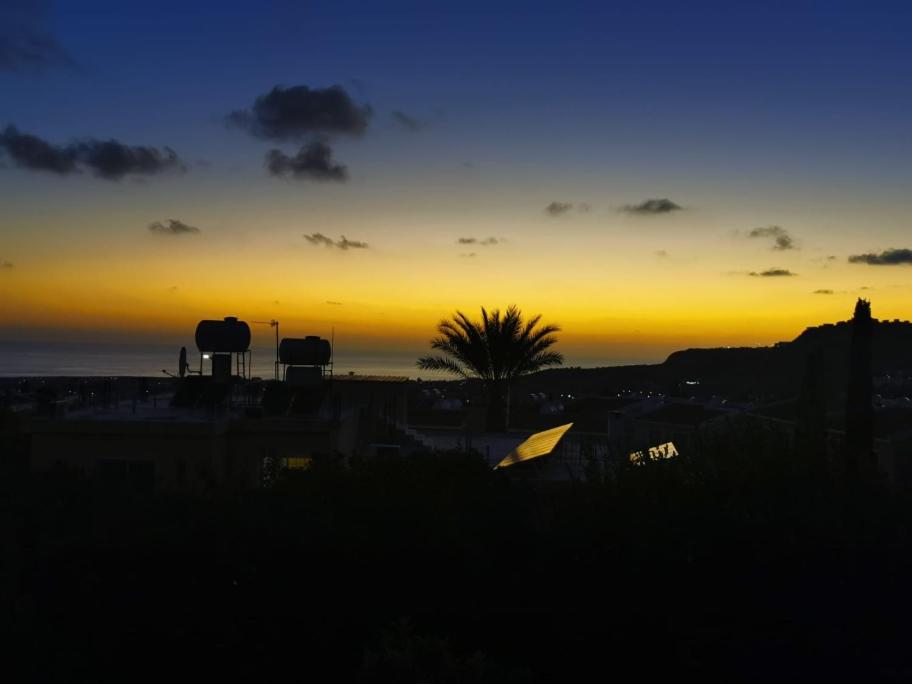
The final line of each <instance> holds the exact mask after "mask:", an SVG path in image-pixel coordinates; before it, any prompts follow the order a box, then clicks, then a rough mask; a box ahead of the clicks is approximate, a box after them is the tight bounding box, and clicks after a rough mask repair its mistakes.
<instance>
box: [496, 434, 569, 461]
mask: <svg viewBox="0 0 912 684" xmlns="http://www.w3.org/2000/svg"><path fill="white" fill-rule="evenodd" d="M572 427H573V423H567V424H566V425H561V426H560V427H556V428H551V429H550V430H544V431H542V432H536V433H535V434H534V435H532V436H531V437H529V439H527V440H526V441H525V442H523V443H522V444H520V445H519V446H518V447H516V448H515V449H513V451H511V452H510V453H509V454H507V455H506V456H505V457H504V459H503V460H502V461H501V462H500V463H498V464H497V465H496V466H494V468H495V469H497V468H506V467H507V466H511V465H514V464H516V463H520V462H521V461H528V460H530V459H533V458H538V457H539V456H547V455H548V454H550V453H551V452H552V451H554V449H555V447H557V443H558V442H560V440H561V437H563V436H564V435H565V434H566V433H567V430H569V429H570V428H572Z"/></svg>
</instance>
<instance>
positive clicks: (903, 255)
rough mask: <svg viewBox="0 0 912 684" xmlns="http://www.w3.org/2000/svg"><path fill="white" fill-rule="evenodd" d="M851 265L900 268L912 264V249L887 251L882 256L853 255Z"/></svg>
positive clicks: (872, 254) (850, 260) (871, 254)
mask: <svg viewBox="0 0 912 684" xmlns="http://www.w3.org/2000/svg"><path fill="white" fill-rule="evenodd" d="M849 263H850V264H869V265H871V266H898V265H900V264H912V249H885V250H884V251H882V252H881V253H880V254H874V253H870V254H853V255H852V256H850V257H849Z"/></svg>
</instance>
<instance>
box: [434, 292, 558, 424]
mask: <svg viewBox="0 0 912 684" xmlns="http://www.w3.org/2000/svg"><path fill="white" fill-rule="evenodd" d="M540 321H541V316H540V315H538V316H533V317H532V318H530V319H529V320H527V321H524V320H523V317H522V313H521V312H520V310H519V309H518V308H517V307H516V306H510V307H508V308H507V310H506V311H505V312H503V314H501V312H500V310H499V309H494V310H493V311H491V312H490V313H488V312H487V311H486V310H485V308H484V307H482V308H481V320H480V321H473V320H470V319H469V317H468V316H466V315H465V314H464V313H462V312H461V311H457V312H456V313H455V314H453V317H452V318H450V319H445V320H443V321H441V322H440V323H439V324H438V325H437V337H435V338H434V339H433V340H431V348H432V349H436V350H437V351H439V352H441V354H439V355H435V356H424V357H422V358H420V359H418V367H419V368H421V369H422V370H436V371H444V372H447V373H451V374H452V375H456V376H458V377H461V378H466V379H469V378H478V379H480V380H481V381H482V382H483V383H484V385H485V387H486V389H487V391H488V398H489V402H488V415H487V429H488V430H492V431H499V430H504V429H506V427H507V416H508V412H509V399H510V383H512V382H513V380H515V379H516V378H518V377H520V376H523V375H527V374H529V373H534V372H535V371H538V370H541V369H542V368H546V367H548V366H557V365H560V364H561V363H563V362H564V357H563V356H562V355H561V354H559V353H557V352H555V351H549V349H550V348H551V346H552V345H554V344H555V343H556V342H557V337H555V336H554V333H556V332H558V331H560V328H559V327H558V326H556V325H539V322H540Z"/></svg>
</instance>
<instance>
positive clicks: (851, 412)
mask: <svg viewBox="0 0 912 684" xmlns="http://www.w3.org/2000/svg"><path fill="white" fill-rule="evenodd" d="M873 334H874V322H873V320H872V318H871V303H870V302H869V301H867V300H865V299H859V300H858V302H857V303H856V304H855V315H854V317H853V318H852V341H851V346H850V348H849V386H848V393H847V396H846V456H847V458H848V461H847V463H846V466H847V468H848V473H849V475H850V476H851V475H853V474H855V473H857V472H858V471H859V469H860V468H868V467H870V466H871V465H872V460H873V455H874V410H873V407H872V405H871V400H872V397H873V394H874V387H873V380H872V377H871V376H872V372H873V371H872V368H871V348H872V337H873Z"/></svg>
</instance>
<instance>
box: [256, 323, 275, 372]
mask: <svg viewBox="0 0 912 684" xmlns="http://www.w3.org/2000/svg"><path fill="white" fill-rule="evenodd" d="M253 322H254V323H258V324H260V325H268V326H269V327H270V328H275V331H276V360H275V379H276V382H278V380H279V322H278V321H277V320H275V319H272V320H271V321H253Z"/></svg>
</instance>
